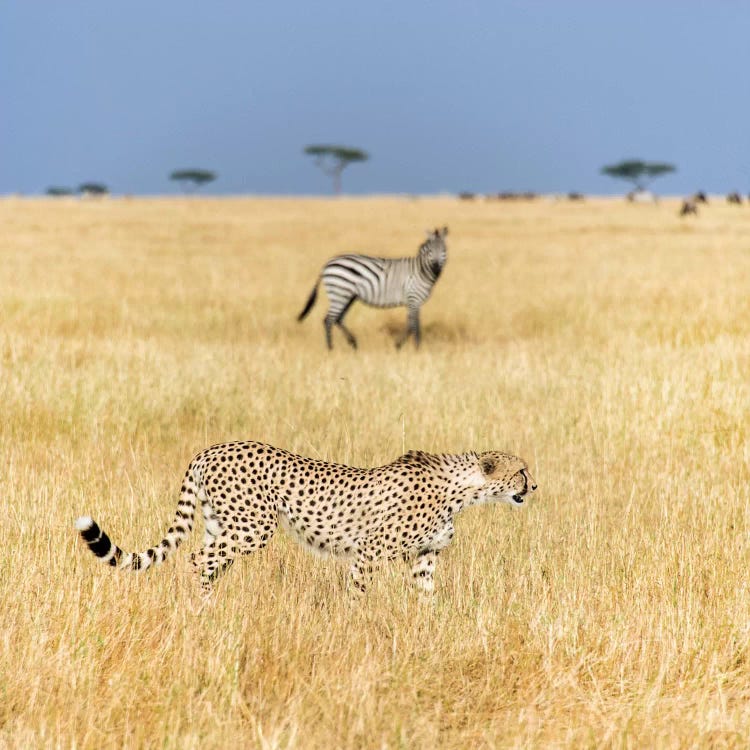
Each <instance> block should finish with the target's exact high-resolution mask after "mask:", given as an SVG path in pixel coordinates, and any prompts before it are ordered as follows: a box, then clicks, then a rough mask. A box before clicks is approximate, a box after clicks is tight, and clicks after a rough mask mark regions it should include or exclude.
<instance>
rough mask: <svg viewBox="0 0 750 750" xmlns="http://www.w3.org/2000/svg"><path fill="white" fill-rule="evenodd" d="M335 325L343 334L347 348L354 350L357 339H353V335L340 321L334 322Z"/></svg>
mask: <svg viewBox="0 0 750 750" xmlns="http://www.w3.org/2000/svg"><path fill="white" fill-rule="evenodd" d="M336 325H337V326H338V327H339V328H340V329H341V330H342V331H343V332H344V336H346V340H347V341H348V342H349V346H351V347H352V349H356V348H357V339H355V338H354V334H353V333H352V332H351V331H350V330H349V329H348V328H347V327H346V326H345V325H344V324H343V323H342V322H341V321H340V320H339V321H337V322H336Z"/></svg>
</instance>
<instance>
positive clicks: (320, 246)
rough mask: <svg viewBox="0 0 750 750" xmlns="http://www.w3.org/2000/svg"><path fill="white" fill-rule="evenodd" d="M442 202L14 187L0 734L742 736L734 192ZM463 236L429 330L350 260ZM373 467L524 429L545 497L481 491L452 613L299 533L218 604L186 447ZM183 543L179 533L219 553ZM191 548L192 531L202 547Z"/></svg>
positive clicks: (401, 741) (0, 432)
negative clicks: (122, 554) (355, 584)
mask: <svg viewBox="0 0 750 750" xmlns="http://www.w3.org/2000/svg"><path fill="white" fill-rule="evenodd" d="M676 214H677V204H676V203H675V202H669V201H665V202H664V203H662V204H660V205H659V206H633V205H627V204H624V203H621V202H619V201H611V200H589V201H586V202H584V203H582V204H578V203H572V204H568V203H547V202H543V201H539V202H533V203H518V204H515V203H514V204H507V203H462V202H457V201H454V200H451V199H447V198H446V199H442V198H441V199H406V198H404V199H390V198H377V199H376V198H372V199H359V200H357V199H348V200H260V199H253V200H250V199H247V200H234V199H223V200H198V199H194V200H191V199H184V200H166V199H163V200H162V199H152V200H125V199H112V200H105V201H88V202H87V201H80V202H75V201H68V200H60V201H46V200H19V199H5V200H3V201H2V202H0V223H1V224H2V226H3V232H2V236H0V368H1V369H0V405H1V406H0V457H1V458H2V472H0V492H1V493H2V494H1V495H0V497H2V501H1V502H2V506H1V507H2V510H3V513H2V515H1V516H0V529H1V530H2V539H3V544H2V547H0V580H1V581H2V583H0V624H2V628H0V746H1V747H12V748H16V747H17V748H21V747H24V748H26V747H60V748H68V747H75V748H107V747H112V748H122V747H128V748H139V747H151V746H154V747H156V746H161V747H167V748H198V747H200V748H223V747H231V746H237V747H261V748H286V747H300V748H334V747H335V748H371V747H372V748H381V747H388V748H396V747H404V748H422V747H446V748H454V747H455V748H467V747H487V748H492V747H541V746H545V747H549V746H554V747H571V748H580V747H582V746H583V747H586V746H592V747H593V746H597V747H608V746H613V747H614V746H616V747H633V748H636V747H638V748H640V747H653V746H664V747H670V746H671V747H684V746H696V747H699V746H706V747H743V746H746V744H747V741H748V727H750V665H749V664H748V657H749V655H750V651H749V649H750V627H749V624H750V592H748V589H747V571H748V567H749V564H750V547H749V545H748V530H749V527H750V491H749V490H748V487H749V486H750V485H749V482H748V479H749V474H750V470H749V458H750V455H749V454H750V449H749V447H748V446H749V443H748V435H749V433H750V416H748V407H749V406H750V384H749V380H748V374H749V373H750V336H749V335H748V333H749V332H750V294H749V293H748V290H749V289H750V250H749V249H748V248H749V246H748V241H747V238H748V237H749V236H750V212H749V211H747V210H746V209H742V208H741V207H740V208H738V207H732V206H725V205H720V204H718V203H715V204H712V205H709V206H708V207H707V208H702V209H701V215H700V216H699V217H697V218H691V219H689V220H687V221H686V220H679V219H678V218H677V215H676ZM443 224H448V225H449V226H450V230H451V235H450V237H449V259H448V265H447V266H446V269H445V272H444V275H443V277H442V278H441V279H440V281H439V282H438V284H437V286H436V288H435V290H434V294H433V297H432V298H431V299H430V301H429V302H428V303H427V305H426V306H425V307H424V308H423V311H422V321H423V346H422V348H421V349H420V350H419V351H414V349H413V348H412V347H411V344H410V345H409V346H407V347H405V348H404V350H402V351H400V352H397V351H395V349H394V346H393V344H394V339H395V336H396V335H397V333H398V332H399V331H400V330H401V328H402V326H403V325H404V324H405V312H404V311H403V310H397V311H376V310H372V309H368V308H365V307H359V306H356V305H355V306H354V307H353V308H352V310H351V312H350V315H349V317H348V318H347V323H348V324H349V325H350V327H351V328H352V330H353V331H354V332H355V334H356V335H357V336H358V338H359V342H360V350H359V351H357V352H353V351H351V350H349V348H348V347H347V346H346V343H345V341H344V340H343V337H340V336H337V337H336V338H335V350H334V351H333V352H332V353H330V354H329V353H328V352H327V351H326V350H325V344H324V336H323V326H322V324H321V320H322V316H323V314H324V311H325V307H324V305H325V298H324V297H323V298H322V300H323V301H319V302H318V305H317V307H315V308H314V309H313V312H312V314H311V316H310V317H309V318H308V319H307V320H306V321H305V322H304V323H302V324H298V323H297V322H296V321H295V317H296V314H297V313H298V312H299V310H300V309H301V308H302V306H303V304H304V302H305V300H306V298H307V295H308V294H309V291H310V289H311V288H312V285H313V283H314V282H315V278H316V276H317V273H318V272H319V270H320V267H321V266H322V264H323V262H324V261H325V260H326V259H327V258H328V257H329V256H330V255H333V254H335V253H339V252H348V251H354V250H358V251H361V252H365V253H371V254H385V255H405V254H411V253H413V252H416V248H417V245H418V244H419V242H420V240H421V237H422V236H423V235H422V232H423V230H424V229H425V228H428V227H433V226H437V225H441V226H442V225H443ZM242 438H252V439H257V440H264V441H266V442H269V443H272V444H274V445H278V446H280V447H284V448H287V449H289V450H292V451H295V452H298V453H302V454H304V455H309V456H316V457H323V458H326V459H329V460H334V461H338V462H343V463H352V464H356V465H374V464H379V463H384V462H387V461H389V460H392V459H393V458H395V457H397V456H398V455H400V454H401V453H402V452H403V451H404V450H405V449H407V450H408V449H409V448H419V449H423V450H428V451H441V452H458V451H464V450H471V449H474V450H484V449H489V448H494V449H504V450H509V451H512V452H516V453H518V454H520V455H522V456H524V457H525V458H526V459H527V460H528V461H529V463H530V465H531V469H532V472H533V473H534V475H535V477H536V478H537V480H538V482H539V485H540V490H539V492H538V493H537V499H536V501H535V502H534V503H533V504H532V505H531V506H530V507H528V508H526V509H524V510H523V511H521V512H515V513H514V512H512V511H511V510H510V509H508V508H506V507H492V508H479V509H474V510H471V511H468V512H467V513H466V514H464V515H463V516H461V517H460V518H459V519H458V522H457V534H456V540H455V542H454V544H453V545H452V546H451V547H450V548H449V549H448V550H447V551H446V552H445V553H444V554H442V555H441V556H440V559H439V561H438V567H437V572H436V595H435V601H434V604H433V605H431V606H424V605H422V604H421V603H420V602H419V600H418V598H417V597H416V596H415V595H414V594H413V593H412V591H411V590H410V588H409V585H408V580H407V578H408V576H406V575H405V568H404V567H403V566H400V565H399V564H392V565H387V566H385V567H384V568H383V569H382V570H381V571H380V572H379V574H378V575H377V576H376V579H375V582H374V586H373V589H372V591H371V592H370V593H369V594H368V596H367V597H366V598H364V599H362V600H361V601H352V600H351V598H350V597H349V596H348V594H347V592H346V588H345V585H344V580H343V570H342V567H341V565H340V564H339V563H337V562H335V561H321V560H318V559H315V558H312V557H310V556H308V555H306V554H305V553H304V552H303V551H301V550H299V549H298V548H297V547H295V546H294V545H293V543H291V542H290V541H289V540H287V539H286V538H284V537H283V536H282V535H278V536H277V537H276V538H274V540H273V541H272V543H271V545H270V546H269V547H268V548H267V549H266V550H264V551H263V552H262V553H259V554H258V555H255V556H252V557H249V558H245V559H242V560H241V561H238V563H237V564H235V566H234V567H233V568H232V569H231V570H230V571H229V572H228V574H227V575H226V576H225V577H224V578H223V579H221V581H220V582H219V584H218V585H217V590H216V595H215V596H214V597H213V598H211V599H209V600H208V601H204V600H203V599H202V598H201V597H200V595H199V594H198V592H197V588H196V586H195V582H194V579H193V576H192V572H191V570H190V566H189V563H188V561H187V558H188V555H187V553H186V552H185V551H184V550H181V552H180V554H178V555H177V556H176V558H175V560H174V562H170V563H167V564H165V565H164V566H162V567H161V568H159V569H156V570H154V571H151V572H149V573H147V574H143V575H133V574H131V575H127V574H124V573H119V572H117V571H113V570H111V569H109V568H105V567H104V566H101V565H98V564H97V563H96V561H95V560H94V558H93V556H92V555H91V554H90V553H89V552H87V551H86V550H85V548H84V547H83V545H82V544H81V543H80V542H79V541H78V540H77V538H76V534H75V533H74V530H73V525H72V522H73V519H74V518H75V517H76V516H77V515H80V514H83V513H90V514H91V515H93V516H94V517H95V518H96V519H97V520H99V521H100V523H101V524H102V526H104V528H106V529H107V530H108V531H109V532H110V533H111V535H112V537H113V539H114V540H115V541H117V542H118V543H120V544H121V546H123V547H125V548H126V549H128V550H135V549H143V548H145V547H146V546H149V545H151V544H153V543H155V542H157V541H158V540H159V539H161V535H162V534H163V532H164V531H165V529H166V527H167V525H168V522H169V520H170V519H171V516H172V512H173V508H174V506H175V503H176V498H177V491H178V489H179V484H180V479H181V475H182V472H183V471H184V469H185V466H186V465H187V463H188V461H189V460H190V458H191V457H192V456H193V455H194V454H195V453H196V452H197V451H198V450H200V449H201V448H203V447H205V446H207V445H209V444H211V443H214V442H219V441H225V440H231V439H242ZM201 536H202V535H201V534H200V533H198V534H196V535H195V538H194V539H193V540H192V546H193V547H196V546H198V545H199V544H200V542H201ZM189 546H190V545H189Z"/></svg>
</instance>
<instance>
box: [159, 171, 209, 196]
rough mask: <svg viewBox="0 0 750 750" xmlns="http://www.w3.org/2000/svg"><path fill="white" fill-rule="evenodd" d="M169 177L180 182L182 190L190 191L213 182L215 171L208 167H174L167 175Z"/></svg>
mask: <svg viewBox="0 0 750 750" xmlns="http://www.w3.org/2000/svg"><path fill="white" fill-rule="evenodd" d="M169 179H170V180H174V181H175V182H179V183H181V184H182V189H183V191H184V192H186V193H192V192H193V191H195V190H197V189H198V188H199V187H202V186H203V185H207V184H208V183H209V182H213V181H214V180H215V179H216V173H215V172H211V171H209V170H208V169H176V170H175V171H174V172H172V174H170V175H169Z"/></svg>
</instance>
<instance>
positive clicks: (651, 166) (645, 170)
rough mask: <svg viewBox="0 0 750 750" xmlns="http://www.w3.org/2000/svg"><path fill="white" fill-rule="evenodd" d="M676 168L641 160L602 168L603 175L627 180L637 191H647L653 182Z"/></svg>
mask: <svg viewBox="0 0 750 750" xmlns="http://www.w3.org/2000/svg"><path fill="white" fill-rule="evenodd" d="M675 169H676V167H675V166H674V165H672V164H666V163H664V162H657V161H654V162H648V161H641V160H640V159H626V160H625V161H621V162H619V163H618V164H610V165H609V166H606V167H602V169H601V172H602V174H606V175H608V176H609V177H616V178H617V179H620V180H626V181H627V182H630V183H632V184H633V185H634V186H635V189H636V190H639V191H640V190H645V189H646V186H647V185H648V183H649V182H651V180H653V179H655V178H656V177H661V176H662V175H665V174H668V173H669V172H674V171H675Z"/></svg>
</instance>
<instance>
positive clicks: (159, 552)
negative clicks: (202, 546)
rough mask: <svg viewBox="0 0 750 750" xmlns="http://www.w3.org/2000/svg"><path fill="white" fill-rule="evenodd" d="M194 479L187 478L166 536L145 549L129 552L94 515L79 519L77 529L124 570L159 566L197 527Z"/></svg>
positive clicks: (99, 553) (98, 552)
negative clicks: (118, 543)
mask: <svg viewBox="0 0 750 750" xmlns="http://www.w3.org/2000/svg"><path fill="white" fill-rule="evenodd" d="M191 480H192V477H189V476H188V477H186V478H185V482H184V484H183V487H182V494H181V496H180V501H179V502H178V503H177V511H176V513H175V518H174V521H173V522H172V525H171V526H170V527H169V530H168V531H167V533H166V535H165V537H164V539H162V541H161V542H159V544H157V545H156V546H154V547H151V548H150V549H147V550H146V551H145V552H125V551H124V550H122V549H120V547H118V546H117V545H116V544H114V543H113V542H112V540H111V539H110V538H109V536H107V534H106V533H105V532H104V531H103V530H102V529H101V527H100V526H99V524H98V523H97V522H96V521H94V519H93V518H91V516H81V517H80V518H78V519H76V522H75V526H76V529H77V530H78V532H79V533H80V535H81V537H83V541H84V542H86V544H87V545H88V548H89V549H90V550H91V551H92V552H93V553H94V554H95V555H96V556H97V557H98V558H99V560H100V561H101V562H103V563H106V564H107V565H111V566H112V567H119V568H122V569H124V570H145V569H146V568H150V567H151V566H152V565H159V564H160V563H162V562H164V560H166V559H167V557H168V555H170V554H171V553H172V552H174V551H175V550H176V549H177V548H178V547H179V546H180V544H182V542H183V541H185V539H187V537H188V536H189V534H190V532H191V531H192V530H193V522H194V520H195V505H196V502H195V499H196V493H195V488H194V484H193V482H192V481H191Z"/></svg>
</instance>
